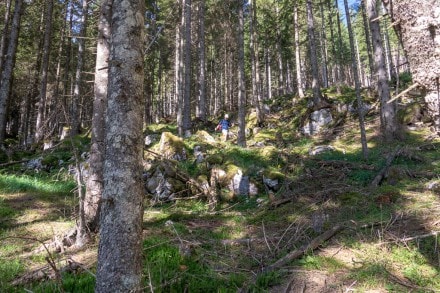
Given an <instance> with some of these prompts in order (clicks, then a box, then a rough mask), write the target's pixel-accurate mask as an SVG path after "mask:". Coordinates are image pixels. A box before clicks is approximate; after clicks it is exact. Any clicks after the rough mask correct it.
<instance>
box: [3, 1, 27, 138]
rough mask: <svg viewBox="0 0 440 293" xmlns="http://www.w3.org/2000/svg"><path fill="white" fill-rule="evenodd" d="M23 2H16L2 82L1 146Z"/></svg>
mask: <svg viewBox="0 0 440 293" xmlns="http://www.w3.org/2000/svg"><path fill="white" fill-rule="evenodd" d="M23 10H24V7H23V0H15V5H14V16H13V17H12V26H11V33H10V34H9V44H8V49H7V54H6V59H5V61H4V63H3V66H4V68H2V71H1V78H0V80H1V82H0V146H3V143H4V142H5V130H6V111H7V105H8V100H9V96H10V94H11V84H12V73H13V70H14V66H15V55H16V53H17V44H18V35H19V33H20V20H21V16H22V14H23Z"/></svg>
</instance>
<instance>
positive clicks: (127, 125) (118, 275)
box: [95, 0, 145, 292]
mask: <svg viewBox="0 0 440 293" xmlns="http://www.w3.org/2000/svg"><path fill="white" fill-rule="evenodd" d="M144 5H145V4H144V1H143V0H114V1H113V6H112V21H111V24H112V31H111V40H112V43H111V49H110V60H109V65H110V70H109V77H108V85H109V86H108V106H107V115H106V138H105V161H104V192H103V196H102V199H101V212H100V225H101V227H100V241H99V249H98V266H97V274H96V287H95V292H142V288H141V287H142V282H141V280H142V216H143V204H142V202H143V191H144V187H143V184H142V146H143V135H142V127H143V117H142V116H143V108H144V98H143V80H144V78H143V74H144V71H143V69H144V58H143V57H144V56H143V49H144V48H143V45H144V44H143V42H140V41H139V40H144V28H145V25H144V15H145V7H144Z"/></svg>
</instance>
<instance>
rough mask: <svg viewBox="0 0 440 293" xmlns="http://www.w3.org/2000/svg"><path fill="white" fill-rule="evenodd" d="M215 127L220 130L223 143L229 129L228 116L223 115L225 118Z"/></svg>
mask: <svg viewBox="0 0 440 293" xmlns="http://www.w3.org/2000/svg"><path fill="white" fill-rule="evenodd" d="M217 127H220V129H221V130H222V136H223V141H226V140H227V139H228V135H229V128H230V127H231V123H230V122H229V115H228V114H225V118H223V119H222V120H220V122H219V123H218V126H217Z"/></svg>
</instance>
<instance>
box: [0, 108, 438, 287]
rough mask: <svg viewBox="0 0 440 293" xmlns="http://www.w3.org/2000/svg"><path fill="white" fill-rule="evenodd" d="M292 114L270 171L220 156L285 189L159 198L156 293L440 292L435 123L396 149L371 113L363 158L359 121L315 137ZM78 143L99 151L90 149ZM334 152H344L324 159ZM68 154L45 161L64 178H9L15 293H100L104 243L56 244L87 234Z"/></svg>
mask: <svg viewBox="0 0 440 293" xmlns="http://www.w3.org/2000/svg"><path fill="white" fill-rule="evenodd" d="M288 116H289V114H288V113H280V112H275V113H272V114H271V116H269V117H268V120H269V121H270V122H268V124H270V123H272V125H271V126H270V127H267V131H266V132H265V131H264V130H263V131H262V133H260V138H261V137H263V139H264V141H265V142H266V145H271V146H273V147H274V149H275V151H272V153H271V154H270V156H269V157H270V158H269V160H268V161H264V159H266V157H268V155H267V150H261V149H260V148H258V147H257V146H253V145H255V144H254V143H255V141H252V139H253V138H250V139H249V145H251V146H250V147H248V149H247V150H245V151H243V150H240V149H239V148H238V147H237V146H235V145H234V141H230V142H227V143H220V142H219V146H221V147H220V148H218V149H222V150H221V151H222V152H223V155H225V156H226V157H227V158H230V159H231V160H233V161H234V162H241V163H240V164H241V167H243V168H244V169H245V170H247V171H248V172H249V173H250V176H251V177H252V176H253V177H252V178H258V176H259V175H258V174H259V172H257V171H253V170H254V169H253V167H255V166H254V165H255V164H257V165H258V164H262V165H264V168H266V169H271V170H272V171H273V172H279V173H281V174H284V175H285V176H284V177H283V185H282V187H281V188H280V189H279V190H277V191H275V192H272V191H268V190H264V189H262V190H263V191H260V193H259V194H258V195H257V196H255V197H238V198H234V199H233V200H229V201H223V202H221V203H220V204H219V205H218V207H217V208H216V209H215V210H214V211H212V210H210V209H209V208H208V205H207V202H206V200H205V199H203V198H195V199H185V198H184V197H182V198H181V199H180V200H175V201H171V202H166V203H158V202H153V201H151V199H150V198H148V197H146V199H145V214H144V235H145V241H144V244H143V246H144V252H145V256H144V260H143V263H144V276H145V278H144V279H145V288H144V289H145V290H144V291H145V292H390V291H392V292H440V251H439V250H440V248H439V245H438V241H439V240H440V237H439V235H438V233H439V232H440V221H439V219H440V183H439V181H438V177H439V174H440V152H439V148H440V139H439V138H438V137H436V136H434V135H432V133H431V132H430V131H429V128H428V127H426V126H424V125H422V126H420V127H418V128H416V129H415V128H414V129H413V128H411V129H406V130H405V135H404V137H403V138H402V139H401V140H399V141H396V142H394V143H391V144H390V143H383V142H382V140H381V139H380V136H379V135H378V133H377V131H378V129H379V125H378V119H377V116H375V115H370V116H369V117H367V126H368V127H367V136H368V146H369V158H368V160H363V159H362V152H361V145H360V138H359V133H358V131H357V122H356V120H355V119H354V118H352V119H347V120H346V121H345V123H344V124H343V126H338V130H337V131H336V130H335V129H332V130H331V131H329V132H326V133H324V134H323V135H321V136H316V137H303V136H301V135H298V134H292V133H294V132H293V131H292V129H289V127H292V128H293V127H294V126H292V125H290V124H291V123H290V121H289V120H288V119H284V120H283V117H288ZM277 121H278V122H277ZM166 127H169V126H166ZM160 129H161V128H160V127H159V126H155V132H156V133H160V131H161V130H160ZM278 131H281V132H282V134H283V135H282V140H283V141H281V142H280V141H279V137H277V134H276V133H277V132H278ZM214 136H215V137H216V139H219V137H217V135H214ZM76 143H77V146H79V147H81V148H83V150H87V147H88V145H87V138H81V139H78V141H77V142H76ZM187 143H188V145H190V146H193V145H194V144H195V142H191V141H190V142H187ZM322 145H326V146H331V147H332V149H331V150H330V151H327V152H323V153H321V154H318V155H311V154H310V150H312V149H314V148H315V147H316V146H322ZM189 149H191V147H189ZM218 149H213V150H211V151H212V152H214V153H215V152H219V151H220V150H218ZM262 152H263V153H262ZM68 153H69V151H68V148H67V147H64V148H63V147H61V148H58V149H57V150H56V151H51V152H45V153H38V154H33V155H32V156H33V157H37V156H42V157H43V158H44V159H45V160H46V161H47V162H48V164H49V163H51V162H52V165H53V166H54V167H52V168H50V169H40V170H28V169H26V168H24V167H23V166H24V165H22V164H17V165H11V166H7V167H4V168H3V170H2V171H1V172H0V241H1V245H0V291H1V292H93V288H94V287H93V286H94V272H95V266H96V255H97V241H98V240H97V239H94V240H93V241H92V242H91V243H90V244H89V245H87V246H86V247H84V248H81V249H74V248H66V249H65V250H64V251H58V252H54V251H52V250H51V248H50V247H47V250H46V248H45V247H44V246H43V245H42V243H49V242H51V241H52V240H53V239H56V238H57V237H60V236H61V235H62V234H63V233H65V232H66V231H68V230H69V229H70V228H71V227H73V226H74V225H75V219H76V216H77V198H76V196H75V192H74V189H75V184H74V182H73V180H72V178H71V176H70V175H69V172H68V162H67V160H66V159H67V158H68V157H69V154H68ZM228 156H230V157H228ZM391 158H393V160H391ZM60 159H64V162H65V163H62V162H61V163H60V161H59V160H60ZM260 160H261V161H260ZM387 161H388V162H389V164H388V162H387ZM54 162H56V163H54ZM237 164H238V163H237ZM181 168H182V170H184V169H185V168H186V169H188V168H189V167H188V166H187V165H182V166H181ZM385 169H386V170H385ZM255 170H256V169H255ZM384 170H385V171H386V172H384V173H383V174H384V176H382V178H380V180H379V181H380V182H379V184H377V186H375V184H373V183H372V182H373V181H374V180H375V178H377V176H378V175H379V174H381V173H382V171H384ZM189 173H190V172H189ZM57 273H60V274H59V275H58V276H57Z"/></svg>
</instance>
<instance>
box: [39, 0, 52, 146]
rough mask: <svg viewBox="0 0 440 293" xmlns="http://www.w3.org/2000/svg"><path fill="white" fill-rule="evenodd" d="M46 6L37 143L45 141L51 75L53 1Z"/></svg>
mask: <svg viewBox="0 0 440 293" xmlns="http://www.w3.org/2000/svg"><path fill="white" fill-rule="evenodd" d="M46 4H47V7H46V9H47V10H46V16H45V19H46V25H45V31H44V44H43V58H42V64H41V80H40V95H39V100H38V112H37V122H36V132H35V142H40V141H41V140H42V139H43V136H44V131H45V125H44V124H45V123H44V120H45V117H44V114H45V111H46V96H47V80H48V74H49V57H50V50H51V37H52V14H53V0H48V1H47V2H46Z"/></svg>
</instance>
